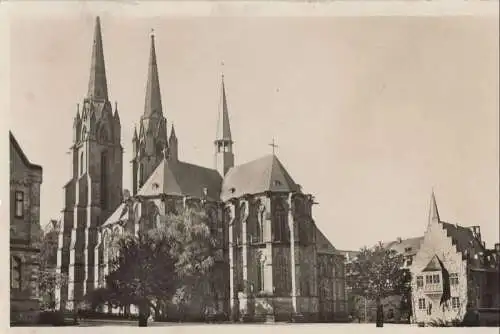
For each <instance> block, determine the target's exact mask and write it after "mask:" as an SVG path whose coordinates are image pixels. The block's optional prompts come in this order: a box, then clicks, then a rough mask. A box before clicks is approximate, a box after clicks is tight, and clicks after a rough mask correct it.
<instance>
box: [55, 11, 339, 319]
mask: <svg viewBox="0 0 500 334" xmlns="http://www.w3.org/2000/svg"><path fill="white" fill-rule="evenodd" d="M103 54H104V53H103V50H102V36H101V28H100V21H99V19H97V21H96V29H95V37H94V47H93V53H92V64H93V65H92V68H91V73H92V74H91V79H90V84H89V94H88V96H87V98H86V99H85V102H84V113H83V114H82V116H81V117H80V116H79V112H78V111H77V115H76V118H75V136H74V143H73V151H74V160H73V165H74V168H73V169H74V175H73V178H72V180H71V181H70V182H69V183H68V185H67V186H66V205H65V209H64V224H63V231H62V232H61V235H60V251H59V259H58V267H59V270H60V271H61V272H68V273H69V277H70V283H69V285H68V286H64V287H62V289H61V292H60V293H59V296H58V297H59V306H60V308H61V309H74V308H76V307H78V305H79V303H80V302H82V301H83V298H84V295H85V294H86V293H87V292H89V291H91V290H92V289H95V288H97V287H99V286H102V285H103V284H104V278H105V276H106V275H107V273H108V272H109V261H110V257H109V256H110V255H109V253H110V252H108V249H109V247H110V237H111V234H112V233H115V232H118V233H123V232H125V231H128V232H132V233H138V232H139V231H140V230H141V229H148V228H149V227H150V226H153V225H154V222H155V221H156V219H158V217H159V216H160V215H166V214H169V213H176V212H180V211H181V210H183V209H185V208H189V207H198V208H200V207H202V208H203V209H204V210H205V211H206V212H207V214H208V217H209V220H210V224H212V225H213V226H212V227H213V229H212V231H213V233H215V235H216V237H217V239H218V241H219V242H218V247H219V248H218V251H217V254H218V255H217V257H216V264H215V270H216V276H217V277H218V279H216V280H215V281H214V282H213V291H215V293H214V296H213V297H214V299H215V303H214V304H215V305H214V308H215V309H216V310H217V311H218V312H223V313H225V314H227V315H230V316H231V317H232V318H233V319H236V318H242V317H256V316H259V315H262V316H264V315H267V317H272V318H274V319H279V318H290V317H292V316H299V317H311V318H312V319H318V318H321V319H324V320H331V319H333V318H334V317H335V316H337V317H338V315H339V314H341V313H342V312H345V287H344V260H343V255H342V254H341V253H339V252H338V251H337V250H336V249H335V247H333V245H332V244H331V243H330V242H329V241H328V239H327V238H326V237H325V236H324V235H323V233H322V232H321V231H320V230H319V229H318V227H317V226H316V223H315V221H314V219H313V215H312V208H313V205H314V204H315V201H314V197H313V196H312V195H311V194H307V193H304V192H303V191H302V189H301V187H300V186H299V185H298V184H297V183H296V182H295V181H294V180H293V178H292V177H291V175H290V174H289V173H288V172H287V170H286V168H285V166H284V165H283V164H282V163H281V162H280V160H279V159H278V157H277V156H276V155H275V154H274V153H273V154H272V155H266V156H263V157H261V158H258V159H256V160H254V161H250V162H247V163H244V164H241V165H235V154H234V147H233V144H234V143H233V140H232V135H231V128H230V118H229V107H228V102H227V97H226V88H225V82H224V76H222V78H221V93H220V103H219V117H218V123H217V131H216V138H215V140H214V142H213V143H212V145H213V149H214V167H213V168H207V167H203V166H198V165H195V164H192V163H188V162H185V161H182V160H181V159H180V157H179V152H180V147H179V139H178V137H177V134H176V132H175V130H174V127H173V125H172V127H171V130H170V136H167V118H166V117H165V116H164V113H163V107H162V100H161V93H160V88H159V87H160V83H159V76H158V64H157V58H156V48H155V39H154V36H151V48H150V57H149V64H148V78H147V84H146V97H145V107H144V112H143V114H142V115H141V116H140V123H139V132H137V129H134V133H133V139H132V141H133V157H132V160H131V169H132V175H133V184H132V193H129V192H127V191H124V192H123V196H122V191H121V190H122V172H121V171H122V149H121V144H120V140H119V131H120V124H119V117H118V111H117V110H115V114H114V115H113V114H112V112H111V108H110V105H109V102H108V96H107V89H106V87H107V85H106V82H105V81H106V75H105V70H104V68H105V67H104V58H103ZM83 128H84V129H86V131H83V130H82V129H83ZM103 129H104V130H103ZM102 131H104V133H106V134H109V135H108V136H105V138H107V140H102V139H101V138H102V137H103V136H102ZM103 154H104V158H103ZM78 166H82V167H81V169H79V167H78ZM104 204H106V205H105V206H104ZM207 293H208V292H207ZM193 306H198V307H200V306H201V305H193ZM192 311H193V312H195V313H196V312H198V313H200V312H203V310H202V309H193V310H192ZM264 313H265V314H264Z"/></svg>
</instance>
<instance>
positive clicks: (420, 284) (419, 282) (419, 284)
mask: <svg viewBox="0 0 500 334" xmlns="http://www.w3.org/2000/svg"><path fill="white" fill-rule="evenodd" d="M423 286H424V277H423V276H417V288H421V287H423Z"/></svg>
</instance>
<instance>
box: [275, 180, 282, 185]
mask: <svg viewBox="0 0 500 334" xmlns="http://www.w3.org/2000/svg"><path fill="white" fill-rule="evenodd" d="M273 184H274V185H275V186H281V181H280V180H274V181H273Z"/></svg>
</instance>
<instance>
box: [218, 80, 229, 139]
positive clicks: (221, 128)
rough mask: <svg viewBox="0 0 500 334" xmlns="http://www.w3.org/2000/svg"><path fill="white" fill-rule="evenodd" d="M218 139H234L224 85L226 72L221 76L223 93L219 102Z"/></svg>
mask: <svg viewBox="0 0 500 334" xmlns="http://www.w3.org/2000/svg"><path fill="white" fill-rule="evenodd" d="M215 139H216V140H223V141H232V137H231V127H230V125H229V111H228V108H227V100H226V87H225V85H224V74H222V77H221V93H220V102H219V119H218V121H217V135H216V138H215Z"/></svg>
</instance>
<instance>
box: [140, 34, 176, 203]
mask: <svg viewBox="0 0 500 334" xmlns="http://www.w3.org/2000/svg"><path fill="white" fill-rule="evenodd" d="M132 146H133V158H132V161H131V163H132V182H133V185H132V191H133V195H135V194H137V191H139V189H140V188H141V187H142V185H143V184H144V183H145V182H146V180H147V179H148V178H149V176H150V175H151V173H153V171H154V170H155V168H156V167H157V166H158V164H159V163H160V162H161V161H162V159H163V158H164V155H165V154H166V153H167V151H168V137H167V119H166V118H165V117H164V116H163V107H162V103H161V92H160V81H159V79H158V66H157V64H156V50H155V37H154V35H153V34H151V49H150V54H149V65H148V79H147V83H146V100H145V103H144V113H143V115H142V116H141V119H140V124H139V134H137V132H136V131H135V132H134V137H133V139H132Z"/></svg>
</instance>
